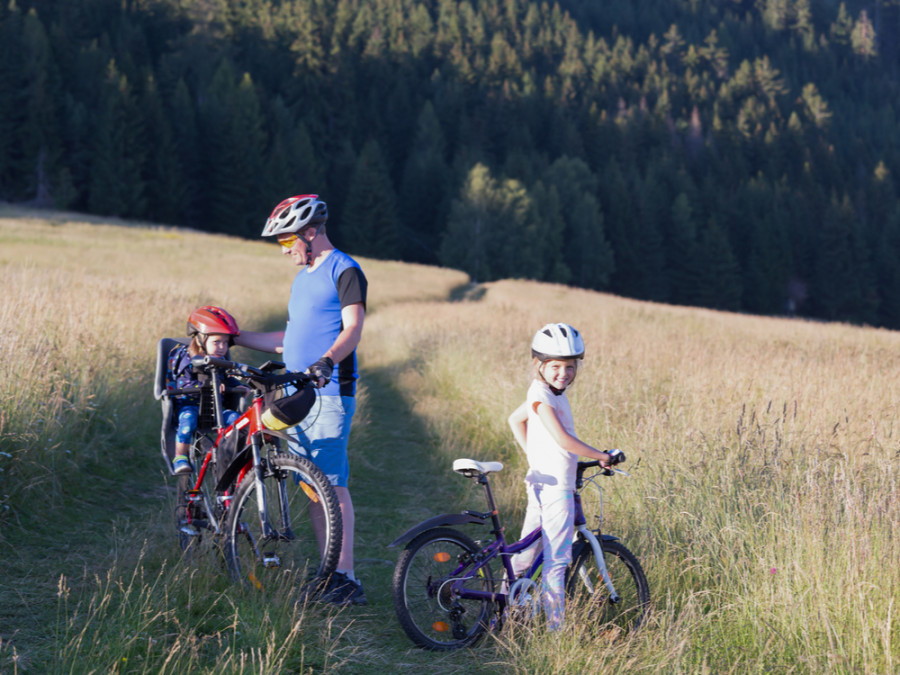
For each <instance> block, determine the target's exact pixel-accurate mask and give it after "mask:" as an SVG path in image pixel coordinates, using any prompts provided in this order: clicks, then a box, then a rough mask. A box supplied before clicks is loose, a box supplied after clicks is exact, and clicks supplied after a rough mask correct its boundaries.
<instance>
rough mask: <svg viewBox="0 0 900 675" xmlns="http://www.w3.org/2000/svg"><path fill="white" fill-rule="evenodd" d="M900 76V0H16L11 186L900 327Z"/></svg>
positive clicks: (668, 298) (8, 88)
mask: <svg viewBox="0 0 900 675" xmlns="http://www.w3.org/2000/svg"><path fill="white" fill-rule="evenodd" d="M898 71H900V0H868V1H862V0H846V1H844V2H836V1H832V0H707V1H701V0H603V1H602V2H600V1H591V2H586V1H584V0H557V1H556V2H553V3H552V4H551V3H548V2H539V1H537V0H91V1H90V2H82V1H81V0H40V1H38V0H7V1H6V3H4V5H3V6H2V8H0V200H3V201H7V202H15V203H29V204H36V205H46V206H55V207H57V208H66V209H74V210H79V211H85V212H90V213H95V214H101V215H114V216H120V217H123V218H131V219H143V220H152V221H157V222H163V223H171V224H179V225H185V226H190V227H195V228H199V229H203V230H208V231H215V232H224V233H229V234H234V235H238V236H244V237H254V238H255V237H257V236H258V235H259V232H260V231H261V229H262V225H263V223H264V221H265V218H266V217H267V215H268V214H269V212H270V211H271V209H272V207H274V205H275V204H277V203H278V202H279V201H280V200H281V199H283V198H284V197H287V196H289V195H292V194H297V193H304V192H317V193H319V194H320V195H321V196H322V197H323V198H324V199H325V200H326V201H327V202H328V204H329V209H330V212H331V218H330V220H329V223H330V226H329V235H330V236H331V238H332V240H333V241H334V242H335V243H336V244H337V245H338V246H342V247H345V248H346V249H347V250H348V251H350V252H352V253H354V254H357V255H362V256H370V257H378V258H390V259H398V260H406V261H414V262H423V263H430V264H440V265H446V266H449V267H455V268H459V269H463V270H465V271H466V272H468V273H469V274H470V275H471V276H472V278H473V279H475V280H477V281H490V280H493V279H498V278H503V277H520V278H532V279H539V280H546V281H553V282H560V283H565V284H571V285H574V286H580V287H585V288H591V289H599V290H607V291H611V292H614V293H618V294H622V295H626V296H630V297H635V298H642V299H649V300H655V301H662V302H672V303H679V304H688V305H698V306H704V307H712V308H720V309H728V310H736V311H745V312H753V313H760V314H785V313H791V314H797V315H799V316H804V317H811V318H818V319H825V320H840V321H851V322H856V323H866V324H871V325H880V326H887V327H891V328H898V327H900V202H898V187H900V186H898V177H900V142H898V141H900V120H898V110H900V106H898V104H900V89H898V76H900V72H898ZM199 253H200V252H198V264H202V258H201V257H199Z"/></svg>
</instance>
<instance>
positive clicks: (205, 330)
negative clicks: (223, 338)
mask: <svg viewBox="0 0 900 675" xmlns="http://www.w3.org/2000/svg"><path fill="white" fill-rule="evenodd" d="M187 333H188V335H189V336H191V337H193V336H194V335H197V333H200V334H202V335H230V336H231V337H232V338H234V337H236V336H238V335H240V334H241V331H240V329H239V328H238V324H237V321H236V320H235V318H234V317H233V316H231V314H229V313H228V312H226V311H225V310H224V309H222V308H221V307H214V306H212V305H206V306H205V307H198V308H197V309H195V310H194V311H193V312H191V315H190V316H189V317H188V324H187Z"/></svg>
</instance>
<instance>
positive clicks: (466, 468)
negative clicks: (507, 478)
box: [453, 459, 503, 476]
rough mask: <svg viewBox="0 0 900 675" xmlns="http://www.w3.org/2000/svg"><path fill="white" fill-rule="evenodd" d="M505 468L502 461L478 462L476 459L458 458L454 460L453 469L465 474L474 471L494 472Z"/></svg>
mask: <svg viewBox="0 0 900 675" xmlns="http://www.w3.org/2000/svg"><path fill="white" fill-rule="evenodd" d="M502 468H503V464H502V463H501V462H477V461H475V460H474V459H457V460H454V461H453V470H454V471H456V473H461V474H462V475H463V476H471V475H472V474H473V473H493V472H495V471H500V470H501V469H502Z"/></svg>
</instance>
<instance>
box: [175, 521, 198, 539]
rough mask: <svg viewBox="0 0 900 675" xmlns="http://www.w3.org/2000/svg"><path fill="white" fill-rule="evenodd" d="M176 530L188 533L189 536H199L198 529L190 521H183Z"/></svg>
mask: <svg viewBox="0 0 900 675" xmlns="http://www.w3.org/2000/svg"><path fill="white" fill-rule="evenodd" d="M178 531H179V532H181V534H186V535H188V536H189V537H199V536H200V530H198V529H197V528H196V527H195V526H194V525H192V524H191V523H184V524H183V525H181V526H180V527H179V528H178Z"/></svg>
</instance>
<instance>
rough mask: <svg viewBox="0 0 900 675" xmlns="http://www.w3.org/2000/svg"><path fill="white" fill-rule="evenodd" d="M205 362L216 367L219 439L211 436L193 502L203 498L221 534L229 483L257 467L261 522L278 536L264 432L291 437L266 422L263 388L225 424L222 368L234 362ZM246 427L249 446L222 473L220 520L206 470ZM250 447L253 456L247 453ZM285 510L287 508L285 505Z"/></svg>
mask: <svg viewBox="0 0 900 675" xmlns="http://www.w3.org/2000/svg"><path fill="white" fill-rule="evenodd" d="M201 363H203V364H204V365H210V366H214V367H211V368H209V374H210V380H211V382H210V386H211V387H212V394H213V396H212V398H213V407H214V415H215V429H216V438H215V440H214V441H213V440H212V439H210V442H211V443H212V445H211V447H210V448H209V450H207V452H206V454H205V456H204V457H203V462H202V463H201V465H200V469H199V470H198V472H197V479H196V481H195V482H194V487H193V489H191V490H190V491H189V494H188V500H189V501H191V500H196V499H197V498H199V499H200V500H201V501H202V503H203V510H204V511H205V512H206V515H207V518H209V524H210V525H211V526H212V529H213V530H214V531H215V533H216V534H221V533H222V524H223V523H224V511H227V510H228V507H229V505H230V502H231V498H232V496H233V491H232V490H230V489H229V486H230V485H231V484H232V483H234V485H235V486H237V485H239V484H240V483H241V481H242V480H244V478H245V477H246V475H247V473H249V472H250V471H251V470H253V469H254V468H255V470H256V471H257V476H258V478H259V480H257V482H256V490H257V497H258V498H257V504H258V506H259V518H260V525H261V527H262V529H263V531H264V533H265V534H266V535H267V536H274V535H275V529H274V528H273V527H272V526H271V523H269V519H268V517H267V515H266V514H267V510H266V504H267V502H266V500H267V496H266V492H265V489H264V487H263V481H262V472H263V466H262V461H261V454H260V451H261V447H262V442H261V439H262V435H263V434H266V435H269V436H274V437H278V438H281V439H283V440H285V441H289V440H290V438H289V437H288V436H287V435H286V434H284V433H281V432H279V431H273V430H272V429H268V428H266V427H265V425H264V424H263V423H262V413H263V397H262V393H261V392H259V391H257V392H256V393H255V395H254V397H253V401H252V402H251V404H250V407H249V408H248V409H247V410H246V411H244V413H242V414H241V415H240V416H239V417H238V418H237V419H236V420H234V422H232V423H231V424H230V425H228V426H224V404H223V402H222V392H221V389H222V387H221V385H222V375H221V372H220V370H219V368H220V367H222V365H223V364H227V365H229V366H233V365H234V364H232V363H231V362H228V361H222V360H219V359H214V358H213V357H208V356H207V357H205V358H203V359H202V360H201ZM215 366H218V367H215ZM244 430H246V432H247V436H248V442H247V445H245V446H244V448H243V449H240V450H239V451H238V452H237V454H235V456H234V457H233V458H232V459H231V462H230V464H229V465H228V467H227V468H226V469H225V470H224V471H223V472H222V473H221V476H220V478H219V480H218V481H217V483H216V492H217V493H219V492H221V493H222V496H221V497H219V499H220V500H221V503H222V506H223V517H222V518H221V519H218V518H216V517H215V511H214V510H213V509H212V506H211V504H209V498H208V495H206V493H205V492H204V491H203V489H202V485H203V481H204V480H205V478H206V472H207V471H208V470H209V465H210V463H211V462H212V460H213V458H214V457H215V454H216V452H217V451H218V449H219V448H220V447H221V445H222V442H223V441H224V440H225V439H226V438H228V437H229V436H231V434H239V433H241V432H242V431H244ZM248 450H249V455H250V456H247V455H248ZM284 501H285V500H282V505H283V504H284ZM282 511H284V508H283V507H282ZM282 515H283V516H284V522H288V521H289V517H288V514H287V513H283V514H282ZM190 523H191V521H190V518H189V519H188V524H190Z"/></svg>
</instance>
